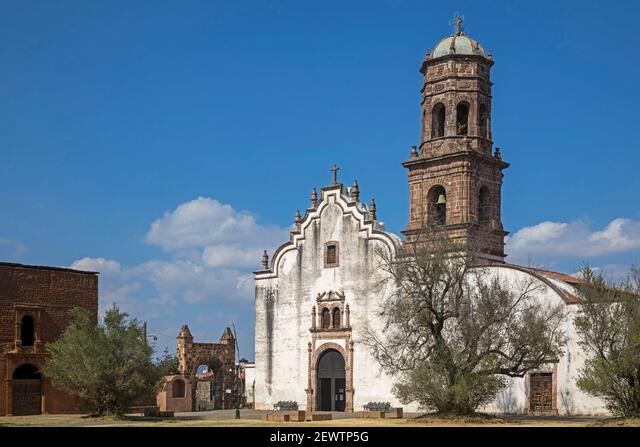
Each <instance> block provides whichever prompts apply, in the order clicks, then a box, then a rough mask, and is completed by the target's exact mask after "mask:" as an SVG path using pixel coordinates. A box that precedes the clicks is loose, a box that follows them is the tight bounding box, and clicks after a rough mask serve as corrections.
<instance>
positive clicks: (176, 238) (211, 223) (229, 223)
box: [145, 197, 289, 251]
mask: <svg viewBox="0 0 640 447" xmlns="http://www.w3.org/2000/svg"><path fill="white" fill-rule="evenodd" d="M288 231H289V230H287V229H284V228H279V227H275V226H270V227H269V226H263V225H259V224H258V223H257V222H256V220H255V218H254V217H253V216H252V215H251V214H249V213H247V212H245V211H236V210H235V209H233V207H232V206H231V205H226V204H222V203H220V202H218V201H217V200H215V199H211V198H208V197H198V198H197V199H195V200H191V201H190V202H185V203H183V204H181V205H179V206H178V207H177V208H176V209H175V210H173V211H171V212H166V213H164V215H163V216H162V217H161V218H160V219H157V220H156V221H155V222H153V223H152V224H151V228H150V229H149V232H148V233H147V236H146V238H145V240H146V242H148V243H149V244H152V245H157V246H160V247H162V248H163V249H165V250H168V251H175V250H180V249H185V248H193V247H198V248H204V247H207V246H216V245H220V244H237V245H242V246H247V245H248V246H255V245H257V244H260V245H269V246H270V245H272V244H273V243H274V242H276V241H280V242H284V241H286V240H288ZM276 243H277V242H276Z"/></svg>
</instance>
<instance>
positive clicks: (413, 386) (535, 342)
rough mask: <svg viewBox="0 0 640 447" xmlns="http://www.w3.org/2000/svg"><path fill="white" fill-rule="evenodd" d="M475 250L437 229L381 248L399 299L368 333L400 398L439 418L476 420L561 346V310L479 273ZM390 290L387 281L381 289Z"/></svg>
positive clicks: (529, 289) (527, 288)
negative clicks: (510, 380)
mask: <svg viewBox="0 0 640 447" xmlns="http://www.w3.org/2000/svg"><path fill="white" fill-rule="evenodd" d="M474 246H478V247H480V246H481V242H478V243H473V244H467V245H465V246H462V245H460V244H456V243H454V242H453V241H452V240H450V239H449V238H447V237H446V236H443V235H438V233H437V232H432V233H431V235H430V236H429V240H428V243H427V242H425V241H420V240H419V241H417V242H416V243H414V244H412V245H409V246H407V247H406V248H405V249H404V251H403V252H401V253H399V255H398V256H397V257H396V258H393V257H392V256H391V255H389V254H388V253H385V252H383V251H380V252H379V253H380V256H381V257H382V259H383V266H382V268H383V269H384V270H385V271H386V272H387V273H388V275H386V277H387V278H388V279H386V280H383V281H384V282H387V283H389V282H390V284H386V285H390V286H391V287H392V289H393V290H395V293H394V294H393V296H392V297H391V298H390V299H389V301H388V302H387V303H385V306H384V311H383V312H382V317H383V319H384V321H385V323H386V329H385V330H384V331H383V332H381V333H378V332H375V331H373V330H371V329H369V330H368V331H367V334H366V337H365V338H366V343H367V344H368V345H369V346H370V347H371V348H372V352H373V353H374V355H375V357H376V358H377V359H378V361H379V362H380V364H381V365H382V367H383V368H384V369H385V370H387V371H388V372H390V373H393V374H395V375H396V376H397V377H399V380H398V381H397V382H396V383H395V386H394V393H395V394H396V395H397V396H398V397H399V399H400V400H401V401H402V402H403V403H405V404H406V403H409V402H412V401H415V402H418V403H419V404H420V405H421V407H423V408H424V409H429V410H436V411H438V412H440V413H449V414H470V413H473V412H474V411H476V409H477V408H479V407H481V406H482V405H485V404H487V403H489V402H490V401H492V400H493V399H494V398H495V397H496V396H497V394H498V392H499V391H500V390H501V389H503V388H504V387H505V386H506V385H507V380H506V377H507V376H509V377H523V376H524V375H525V374H526V373H527V372H528V371H530V370H532V369H535V368H539V367H540V366H542V365H544V364H547V363H551V362H554V361H557V359H558V358H559V357H560V355H561V354H562V347H563V345H564V343H565V338H564V334H563V332H562V330H561V327H560V326H561V322H562V320H563V309H564V305H563V304H556V305H552V304H550V303H543V302H541V301H540V300H538V299H537V298H536V292H537V291H538V286H536V283H535V282H534V280H530V281H527V282H526V283H518V284H514V283H512V284H504V283H503V282H501V280H500V278H499V277H497V276H495V275H493V274H491V272H490V271H489V270H488V269H486V268H483V267H481V266H480V264H479V262H480V260H479V258H478V257H477V254H478V251H477V250H475V249H474ZM382 286H384V284H383V285H382Z"/></svg>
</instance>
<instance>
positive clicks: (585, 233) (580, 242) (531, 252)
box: [506, 218, 640, 260]
mask: <svg viewBox="0 0 640 447" xmlns="http://www.w3.org/2000/svg"><path fill="white" fill-rule="evenodd" d="M506 244H507V247H506V251H507V253H508V254H509V256H510V258H511V259H514V260H524V259H527V258H536V257H543V258H550V257H556V258H559V257H581V258H591V257H598V256H605V255H613V254H620V253H626V252H631V251H634V250H640V221H634V220H631V219H624V218H618V219H614V220H612V221H611V222H609V224H608V225H607V226H606V227H604V228H603V229H601V230H597V231H593V230H591V229H590V228H589V226H588V224H587V223H586V222H584V221H582V220H578V221H574V222H569V223H558V222H548V221H547V222H541V223H539V224H537V225H534V226H531V227H525V228H522V229H520V230H518V231H517V232H516V233H514V234H513V236H510V237H508V238H507V240H506Z"/></svg>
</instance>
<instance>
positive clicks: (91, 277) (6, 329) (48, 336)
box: [0, 263, 98, 416]
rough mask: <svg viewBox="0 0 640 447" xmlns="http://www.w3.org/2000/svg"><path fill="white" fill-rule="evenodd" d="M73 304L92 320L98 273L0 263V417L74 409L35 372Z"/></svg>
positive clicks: (95, 314) (69, 399) (67, 397)
mask: <svg viewBox="0 0 640 447" xmlns="http://www.w3.org/2000/svg"><path fill="white" fill-rule="evenodd" d="M74 307H81V308H84V309H86V310H88V311H89V312H90V313H91V316H92V319H93V321H94V323H95V324H97V322H98V273H95V272H83V271H79V270H72V269H65V268H56V267H41V266H30V265H21V264H11V263H0V378H2V379H3V383H2V384H0V416H5V415H6V416H12V415H15V416H18V415H28V414H47V413H73V412H76V411H77V401H76V399H75V398H74V397H73V396H70V395H68V394H67V393H65V392H63V391H61V390H59V389H56V388H54V387H53V386H52V385H51V383H50V382H49V380H48V379H47V377H46V376H44V375H42V373H41V372H40V370H41V368H42V366H43V365H44V363H45V361H46V359H47V355H48V354H47V352H46V350H47V344H48V343H51V342H53V341H55V340H56V339H58V338H59V337H60V335H61V334H62V332H63V331H64V329H65V328H66V327H67V325H68V324H69V323H70V321H71V315H70V311H71V310H72V309H73V308H74Z"/></svg>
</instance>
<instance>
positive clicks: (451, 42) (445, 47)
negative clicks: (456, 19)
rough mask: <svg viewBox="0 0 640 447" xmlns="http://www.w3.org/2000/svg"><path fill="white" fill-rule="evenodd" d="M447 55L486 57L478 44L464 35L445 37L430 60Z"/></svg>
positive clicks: (434, 50)
mask: <svg viewBox="0 0 640 447" xmlns="http://www.w3.org/2000/svg"><path fill="white" fill-rule="evenodd" d="M449 54H476V55H479V56H484V57H486V54H485V53H484V49H483V48H482V47H481V46H480V44H479V43H478V42H477V41H475V40H473V39H472V38H471V37H469V36H467V35H465V34H462V33H460V34H456V35H453V36H449V37H445V38H444V39H442V40H441V41H440V42H439V43H438V45H436V47H435V48H434V49H433V53H431V58H432V59H433V58H436V57H441V56H447V55H449Z"/></svg>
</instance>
